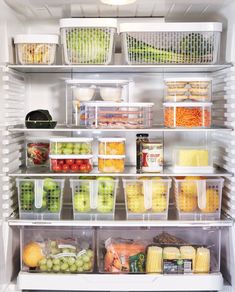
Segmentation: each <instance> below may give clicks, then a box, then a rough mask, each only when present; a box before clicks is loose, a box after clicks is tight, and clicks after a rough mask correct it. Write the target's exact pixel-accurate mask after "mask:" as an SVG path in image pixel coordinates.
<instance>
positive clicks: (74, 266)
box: [69, 264, 77, 273]
mask: <svg viewBox="0 0 235 292" xmlns="http://www.w3.org/2000/svg"><path fill="white" fill-rule="evenodd" d="M69 271H70V272H71V273H75V272H76V271H77V266H76V265H75V264H73V265H71V266H70V267H69Z"/></svg>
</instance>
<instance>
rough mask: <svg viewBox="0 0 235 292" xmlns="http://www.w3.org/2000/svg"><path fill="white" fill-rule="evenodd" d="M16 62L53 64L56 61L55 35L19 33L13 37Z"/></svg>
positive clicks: (57, 40) (20, 63)
mask: <svg viewBox="0 0 235 292" xmlns="http://www.w3.org/2000/svg"><path fill="white" fill-rule="evenodd" d="M14 43H15V47H16V64H19V65H53V64H55V61H56V46H57V45H58V43H59V39H58V36H57V35H50V34H20V35H17V36H16V37H15V38H14Z"/></svg>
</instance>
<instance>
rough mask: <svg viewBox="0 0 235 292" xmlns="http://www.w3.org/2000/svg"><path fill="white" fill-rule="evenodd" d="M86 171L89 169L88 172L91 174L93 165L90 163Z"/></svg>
mask: <svg viewBox="0 0 235 292" xmlns="http://www.w3.org/2000/svg"><path fill="white" fill-rule="evenodd" d="M86 169H87V172H90V171H91V170H92V165H91V164H90V163H89V164H87V165H86Z"/></svg>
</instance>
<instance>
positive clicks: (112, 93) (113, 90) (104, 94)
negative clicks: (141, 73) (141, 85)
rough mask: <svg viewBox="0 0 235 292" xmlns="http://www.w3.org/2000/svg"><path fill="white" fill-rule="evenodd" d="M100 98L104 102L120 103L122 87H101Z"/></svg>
mask: <svg viewBox="0 0 235 292" xmlns="http://www.w3.org/2000/svg"><path fill="white" fill-rule="evenodd" d="M100 96H101V98H102V99H103V100H104V101H112V102H120V101H121V98H122V87H100Z"/></svg>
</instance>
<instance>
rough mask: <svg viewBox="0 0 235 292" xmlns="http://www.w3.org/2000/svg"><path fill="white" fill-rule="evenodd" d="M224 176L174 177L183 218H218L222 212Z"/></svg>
mask: <svg viewBox="0 0 235 292" xmlns="http://www.w3.org/2000/svg"><path fill="white" fill-rule="evenodd" d="M223 183H224V179H223V178H202V177H185V178H184V179H178V178H174V195H175V202H176V208H177V215H178V218H179V219H181V220H218V219H220V214H221V199H222V189H223Z"/></svg>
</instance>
